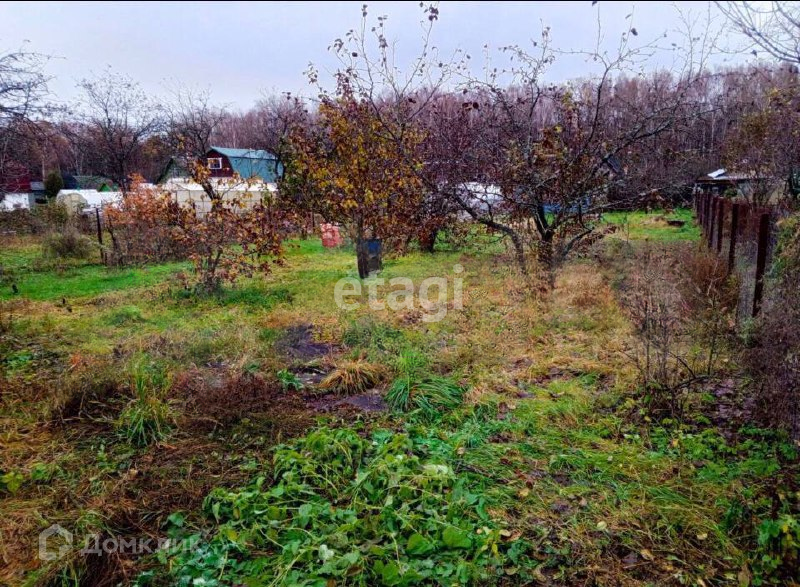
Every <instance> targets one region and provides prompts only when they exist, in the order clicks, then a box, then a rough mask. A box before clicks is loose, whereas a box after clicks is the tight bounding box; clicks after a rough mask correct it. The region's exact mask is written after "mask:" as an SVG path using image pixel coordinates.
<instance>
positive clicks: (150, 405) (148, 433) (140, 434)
mask: <svg viewBox="0 0 800 587" xmlns="http://www.w3.org/2000/svg"><path fill="white" fill-rule="evenodd" d="M174 424H175V416H174V413H173V410H172V407H171V406H170V405H169V404H168V403H167V402H166V401H164V400H163V399H161V398H159V397H155V396H146V397H141V398H136V399H135V400H133V401H132V402H131V403H130V404H128V405H127V406H126V407H125V408H124V409H123V410H122V412H121V413H120V415H119V418H118V420H117V430H118V431H119V433H120V435H121V436H122V437H123V438H124V439H125V440H126V441H127V442H129V443H131V444H133V445H135V446H147V445H149V444H152V443H154V442H159V441H161V440H164V439H165V438H166V437H167V436H169V434H170V432H171V431H172V429H173V428H174Z"/></svg>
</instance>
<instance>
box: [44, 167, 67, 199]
mask: <svg viewBox="0 0 800 587" xmlns="http://www.w3.org/2000/svg"><path fill="white" fill-rule="evenodd" d="M63 188H64V180H63V179H62V178H61V174H60V173H59V172H58V171H51V172H50V173H48V174H47V177H45V178H44V191H45V193H46V194H47V197H48V198H49V199H51V200H52V199H54V198H55V197H56V196H57V195H58V192H60V191H61V190H62V189H63Z"/></svg>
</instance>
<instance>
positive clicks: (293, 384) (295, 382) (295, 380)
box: [277, 369, 304, 391]
mask: <svg viewBox="0 0 800 587" xmlns="http://www.w3.org/2000/svg"><path fill="white" fill-rule="evenodd" d="M277 376H278V381H280V384H281V387H283V390H284V391H289V390H290V389H293V390H295V391H300V390H301V389H303V387H304V386H303V382H302V381H300V378H299V377H298V376H297V375H295V374H294V373H292V372H291V371H289V370H288V369H281V370H280V371H278V373H277Z"/></svg>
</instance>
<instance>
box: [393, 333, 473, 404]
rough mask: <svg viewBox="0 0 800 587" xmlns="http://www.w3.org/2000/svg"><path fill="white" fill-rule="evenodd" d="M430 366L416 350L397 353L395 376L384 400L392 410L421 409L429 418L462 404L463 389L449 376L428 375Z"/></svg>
mask: <svg viewBox="0 0 800 587" xmlns="http://www.w3.org/2000/svg"><path fill="white" fill-rule="evenodd" d="M429 366H430V364H429V361H428V359H427V358H426V357H425V356H424V355H423V354H422V353H420V352H419V351H416V350H413V349H405V350H403V351H402V352H401V353H400V356H399V357H398V358H397V361H396V362H395V368H396V369H397V372H398V377H397V379H395V380H394V382H393V383H392V385H391V386H390V387H389V390H388V391H387V392H386V396H385V398H384V399H385V400H386V403H387V405H388V406H389V407H390V408H391V409H392V410H393V411H396V412H409V411H412V410H420V411H421V412H422V413H423V414H425V415H426V416H428V417H432V416H435V415H436V414H439V413H441V412H444V411H449V410H452V409H455V408H457V407H458V406H459V405H461V403H462V402H463V400H464V389H463V388H462V387H461V386H460V385H458V384H457V383H456V382H455V381H453V380H452V379H450V378H448V377H440V376H436V375H431V374H430V373H429V372H428V369H429Z"/></svg>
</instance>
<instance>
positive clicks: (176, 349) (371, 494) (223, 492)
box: [0, 213, 798, 585]
mask: <svg viewBox="0 0 800 587" xmlns="http://www.w3.org/2000/svg"><path fill="white" fill-rule="evenodd" d="M658 214H659V213H654V214H651V215H649V216H644V215H642V216H632V218H633V219H632V220H631V231H630V233H631V235H635V234H636V233H637V232H638V231H639V230H640V226H641V225H642V224H639V223H643V225H644V226H651V224H650V223H649V222H648V219H649V218H653V217H655V216H658ZM659 230H661V229H660V228H659ZM675 230H676V231H677V230H680V228H679V227H675ZM619 233H620V231H617V232H616V233H614V235H613V236H612V237H610V238H608V239H607V240H606V241H603V242H601V243H598V244H596V245H595V251H594V252H592V251H587V252H586V255H587V258H586V260H578V261H574V262H573V263H570V264H567V265H566V266H565V267H564V269H563V270H562V271H561V272H560V273H559V276H558V279H557V281H556V283H555V289H554V290H553V291H552V292H551V293H550V294H548V295H547V296H544V297H541V296H540V295H538V294H537V295H531V292H529V291H528V290H527V287H526V286H525V284H524V282H523V283H521V282H520V281H519V279H518V274H517V273H516V272H515V270H514V269H513V268H509V266H508V265H509V264H508V260H509V258H508V256H504V255H507V253H506V254H504V253H503V252H502V249H496V250H495V251H494V252H492V253H482V254H481V253H473V254H470V255H463V254H461V253H457V252H456V253H446V252H442V253H438V254H437V255H434V256H431V255H422V254H419V255H409V256H406V257H401V258H397V259H392V260H389V262H388V263H387V265H386V268H385V270H384V272H385V274H386V276H387V277H391V276H392V275H411V276H414V278H417V277H418V276H427V275H435V274H437V273H439V272H442V271H445V270H446V268H448V267H451V266H452V265H453V264H454V263H455V262H456V261H458V262H459V263H461V264H462V265H464V267H465V271H464V278H465V292H466V294H467V298H466V299H465V304H464V309H463V310H462V311H460V312H457V311H453V312H450V313H448V315H447V316H446V317H445V319H444V320H442V321H441V322H438V323H430V324H426V323H423V322H422V321H421V320H420V319H419V318H418V317H417V316H416V315H415V314H414V313H413V312H406V313H402V312H401V313H399V314H395V313H388V312H385V311H384V312H373V311H369V310H368V309H366V307H364V309H363V310H361V311H359V312H356V313H354V314H349V313H342V312H341V311H340V310H339V309H338V308H337V307H336V305H335V303H334V302H333V300H332V299H331V296H330V295H329V293H330V291H332V287H333V284H334V283H335V281H336V280H337V279H338V278H339V277H340V276H341V275H344V274H347V273H348V272H350V273H353V274H354V273H355V272H356V261H355V259H354V258H353V256H352V253H351V252H348V251H347V250H343V251H336V250H334V251H327V250H323V249H322V247H321V246H320V245H319V243H318V242H313V241H298V242H297V243H293V244H292V246H289V247H287V256H286V267H282V268H277V269H276V270H275V272H274V274H272V275H271V276H270V277H269V278H268V279H267V280H266V281H261V280H245V281H243V282H242V284H241V286H240V288H239V289H235V290H225V291H224V292H223V294H222V295H220V296H213V297H199V298H198V297H194V296H187V295H185V294H184V293H183V290H182V289H181V288H179V287H177V288H176V287H175V285H174V282H171V281H170V279H169V275H170V272H174V271H177V270H178V269H179V266H177V265H169V264H167V265H162V266H157V267H149V268H147V269H146V270H142V272H141V273H139V274H137V278H136V279H137V280H138V281H125V280H123V279H121V277H120V276H119V274H117V273H116V271H115V270H110V269H105V268H103V267H97V266H85V267H78V268H76V269H74V270H73V271H74V274H72V275H69V276H67V277H59V276H58V269H56V268H54V267H52V266H34V264H32V263H31V261H32V260H35V259H36V257H37V256H38V254H39V252H38V251H39V249H38V246H36V245H34V244H32V243H31V242H30V241H26V240H16V241H13V242H14V243H16V244H15V245H14V246H13V247H12V248H13V251H8V250H6V251H3V253H2V255H3V259H4V261H5V264H6V266H8V267H13V268H14V271H15V273H16V276H17V278H18V283H19V287H20V293H19V294H16V296H15V297H14V299H13V301H10V300H8V299H6V300H5V301H3V310H4V312H8V313H10V315H11V320H10V321H9V322H8V327H7V329H6V330H5V332H4V333H3V334H0V356H1V357H2V361H0V370H1V371H2V377H3V384H4V388H3V395H2V399H0V402H1V403H0V418H2V425H3V430H4V432H3V434H4V436H3V439H4V448H3V452H2V461H1V462H0V469H1V470H2V471H1V472H0V479H1V480H2V481H0V500H2V502H3V506H4V510H5V511H6V512H8V514H7V515H6V516H5V517H4V519H3V520H2V522H0V524H1V525H0V528H1V529H2V530H1V531H2V533H3V541H2V545H3V546H2V549H3V550H2V556H3V557H4V560H7V561H10V568H13V569H15V570H16V569H21V568H23V567H25V568H28V569H30V570H28V571H25V573H26V574H25V580H26V581H28V582H31V583H32V582H36V581H39V582H47V581H56V582H58V581H62V580H67V578H69V579H70V580H73V581H74V580H84V581H89V582H97V581H100V580H103V581H108V582H112V583H118V582H123V583H132V582H134V581H138V582H139V583H140V584H145V583H150V584H161V583H179V584H180V583H187V584H189V583H190V582H191V581H194V580H198V581H200V580H202V581H205V582H206V583H208V584H214V582H217V583H219V584H248V583H259V584H261V583H266V584H269V583H275V584H284V585H289V584H303V583H306V584H326V583H327V582H329V581H337V582H342V583H344V582H347V583H349V584H363V585H376V584H388V585H403V584H412V583H417V584H446V585H452V584H527V583H532V582H544V583H547V582H549V583H552V584H556V585H558V584H561V585H573V584H576V583H587V582H589V583H592V582H594V583H596V584H615V583H617V584H631V585H637V584H639V585H647V584H669V583H671V582H682V583H684V584H700V582H701V581H702V582H703V583H705V584H707V585H710V584H720V585H722V584H750V585H758V584H760V585H769V584H786V582H787V581H788V580H789V578H791V577H793V576H795V574H796V572H797V547H796V544H797V541H796V529H797V519H798V503H797V499H796V495H797V493H796V492H797V490H798V488H797V468H796V467H797V464H796V463H797V455H796V447H795V446H794V445H793V444H792V443H791V442H790V441H789V440H788V439H787V438H785V437H783V436H781V435H780V434H778V433H775V432H767V431H765V430H761V429H758V428H754V427H752V425H751V424H747V421H748V417H747V416H748V414H742V413H740V411H736V408H737V406H738V405H739V400H738V399H735V398H732V397H729V396H728V395H725V394H727V393H728V391H727V390H729V389H730V388H731V386H732V384H730V383H729V382H728V378H729V377H731V376H735V370H731V369H732V368H731V365H732V363H733V362H732V361H731V358H732V357H734V355H733V354H732V351H733V350H735V349H734V347H733V346H732V345H733V344H734V343H735V340H732V339H730V337H729V336H728V334H727V333H723V332H722V331H720V334H719V335H717V336H716V342H713V344H712V338H714V335H713V331H712V330H711V329H710V326H708V325H709V324H711V322H702V321H698V322H697V324H698V328H697V329H696V330H694V329H692V328H686V326H687V324H688V322H687V323H684V324H683V327H682V329H681V331H680V337H679V340H680V345H679V346H678V347H674V349H673V350H674V352H675V353H676V354H679V356H682V357H684V360H686V361H687V363H688V364H690V365H695V364H696V365H697V367H696V369H697V374H698V375H702V376H703V377H704V379H702V380H700V381H697V382H695V384H694V385H693V386H692V387H691V388H690V389H689V388H687V389H683V390H682V391H681V394H680V398H681V399H680V405H681V409H680V410H677V411H674V412H673V411H671V410H663V409H660V410H659V409H654V408H655V405H654V404H653V402H652V397H651V395H652V391H651V392H646V391H645V388H644V387H643V384H642V380H641V375H640V372H639V371H638V370H637V368H636V367H635V364H634V363H633V362H631V361H630V359H629V358H628V356H627V355H626V354H630V352H631V350H632V349H634V348H635V346H636V344H637V343H636V341H637V340H639V339H638V337H639V336H640V333H639V332H638V331H637V330H636V329H635V328H634V324H632V322H631V316H632V314H631V310H630V309H629V306H628V305H626V304H624V303H623V304H620V303H619V300H622V301H623V302H624V301H625V295H624V294H625V292H630V291H633V290H631V289H630V288H629V284H631V283H632V279H633V276H634V275H635V270H636V268H637V267H638V266H639V265H641V263H640V262H639V261H640V259H641V257H640V255H642V254H645V253H643V252H642V251H643V247H653V246H662V247H665V248H664V249H663V250H662V251H661V252H658V253H657V252H655V251H653V250H651V251H650V252H649V253H647V254H648V255H650V256H649V257H648V258H649V259H651V262H650V264H649V265H650V267H652V268H653V269H654V270H655V268H657V267H659V266H661V262H660V261H659V263H656V262H655V260H656V259H657V258H659V257H658V256H659V255H660V256H661V257H663V262H664V263H665V264H666V265H668V266H669V265H670V264H673V265H674V264H678V265H679V266H681V267H686V268H688V270H687V273H690V274H693V275H694V274H697V275H698V276H700V277H699V278H697V279H694V278H693V279H689V280H687V281H686V286H685V287H684V286H681V287H679V288H678V289H680V292H679V294H680V295H679V297H680V299H681V300H687V299H689V297H690V295H691V294H692V292H697V291H698V290H697V289H690V288H689V284H690V282H691V283H698V284H700V283H706V284H714V283H716V277H715V276H718V272H717V271H716V269H715V268H714V267H713V266H709V265H708V264H707V260H706V259H705V258H704V257H702V256H699V257H696V256H695V255H697V253H696V252H695V244H694V243H693V242H691V241H688V242H685V243H683V244H681V243H680V242H678V243H675V242H670V240H671V239H663V240H662V241H661V243H660V244H659V245H654V244H653V243H652V242H650V243H647V242H645V241H644V240H643V239H637V238H636V237H635V236H630V237H629V238H627V239H626V238H621V235H620V234H619ZM644 234H646V230H645V231H644ZM476 238H477V237H476ZM295 245H296V246H295ZM612 253H613V255H611V257H608V256H607V255H609V254H612ZM595 254H597V255H599V256H600V258H601V260H602V263H599V264H598V263H597V262H596V261H595V257H594V255H595ZM498 255H500V256H498ZM692 259H695V261H692ZM692 262H694V263H696V266H695V265H691V263H692ZM692 267H694V268H692ZM600 270H602V273H601V272H600ZM703 276H705V277H703ZM34 279H36V280H38V281H34ZM62 279H69V280H71V281H70V282H71V283H77V284H80V285H79V287H77V288H75V289H74V291H73V292H72V293H71V294H69V298H68V299H67V300H66V301H67V304H66V305H64V304H63V303H62V301H61V294H60V293H59V294H58V295H57V294H56V293H55V292H60V291H63V290H58V289H51V290H49V291H50V293H48V294H47V295H45V294H44V293H43V292H46V291H47V290H46V289H43V290H42V292H39V291H37V292H36V294H34V295H32V294H31V293H29V292H31V288H32V287H33V286H32V285H31V284H37V283H38V284H43V283H48V282H50V283H52V284H53V288H55V287H56V286H57V285H58V287H63V286H62V285H60V281H59V280H62ZM104 279H105V280H108V282H107V283H106V285H105V286H104V288H103V289H100V290H98V289H94V288H95V285H93V284H94V282H98V283H99V282H101V281H103V280H104ZM300 279H302V282H301V281H299V280H300ZM609 283H610V284H614V285H615V286H616V287H617V290H614V289H612V288H611V286H610V285H609ZM701 289H702V288H701ZM76 291H79V292H83V295H78V294H77V293H75V292H76ZM704 291H705V290H704ZM715 291H716V290H715ZM720 291H724V290H720ZM37 294H38V297H39V298H40V301H37V300H36V299H35V298H36V297H37ZM12 295H13V294H11V293H10V292H9V295H8V297H9V298H10V297H12ZM698 295H699V294H698ZM715 295H716V294H715ZM720 295H721V294H720ZM701 298H702V299H706V298H707V296H705V295H704V296H701ZM711 298H713V296H711ZM713 299H717V298H713ZM718 299H720V300H722V299H723V298H718ZM681 304H683V302H681ZM66 306H69V308H70V309H69V310H68V309H67V307H66ZM712 306H713V308H723V307H725V304H724V303H723V302H722V301H720V302H719V303H718V302H714V303H713V304H712ZM679 307H680V308H681V309H682V310H681V311H682V312H683V313H684V315H685V317H686V318H687V321H688V317H689V316H695V315H697V316H700V315H704V312H706V311H707V310H708V308H706V307H705V306H703V305H702V304H700V305H695V303H694V302H693V301H692V302H691V303H689V305H687V306H684V305H679ZM695 312H700V314H695ZM711 315H712V314H708V316H711ZM713 315H715V316H716V315H717V314H713ZM721 315H722V316H724V315H725V314H724V312H723V313H722V314H721ZM311 324H313V326H311ZM701 324H702V326H700V325H701ZM720 324H721V326H720V327H721V328H722V327H724V326H725V325H726V322H725V321H723V322H721V323H720ZM712 346H715V347H716V350H715V351H714V353H713V356H712V360H711V376H710V377H709V376H708V365H709V356H711V355H710V354H709V352H710V349H711V347H712ZM684 353H685V354H684ZM686 357H688V358H686ZM690 359H691V362H690ZM670 368H671V367H670ZM694 368H695V367H693V369H694ZM677 376H678V375H676V377H677ZM683 376H686V374H684V375H683ZM326 378H330V379H331V381H333V382H335V384H334V383H331V384H330V385H324V384H323V381H324V380H326ZM733 387H735V386H733ZM53 389H58V393H57V394H55V395H54V394H53V392H52V390H53ZM723 392H724V394H723ZM319 420H321V421H319ZM65 494H68V495H71V496H73V498H72V499H71V500H69V501H66V502H65V501H64V500H63V499H62V496H63V495H65ZM31 507H36V508H37V509H38V511H39V512H40V514H41V517H32V516H30V515H28V512H29V511H30V508H31ZM97 512H102V515H101V516H98V514H97ZM56 521H57V522H58V523H60V524H61V525H62V526H63V527H65V528H68V529H70V531H73V532H75V533H76V536H79V537H83V536H85V535H86V534H92V533H97V534H99V535H101V536H105V537H116V538H118V539H122V538H126V539H130V538H134V537H145V536H156V537H161V538H167V537H169V538H170V539H171V541H172V542H171V544H172V548H170V549H166V550H164V551H162V552H160V553H158V554H155V553H154V554H147V553H144V554H141V555H133V554H130V553H121V554H118V555H116V556H110V557H106V556H105V555H104V556H103V557H100V558H92V557H85V556H82V555H81V554H80V553H79V552H78V551H77V550H73V551H72V552H71V553H70V555H69V556H68V557H65V558H64V559H61V560H59V561H56V562H49V563H44V562H42V561H37V559H36V558H35V557H36V554H35V548H32V547H31V546H30V545H35V544H36V536H37V534H38V532H40V531H41V530H43V529H44V528H46V527H48V526H49V525H50V524H51V523H54V522H56ZM183 547H186V548H183ZM101 563H102V565H101ZM15 572H16V571H15ZM18 576H19V575H15V576H14V577H11V576H10V575H9V576H8V577H9V578H6V576H5V575H4V576H3V580H6V581H10V582H12V583H13V582H16V581H17V577H18Z"/></svg>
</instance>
